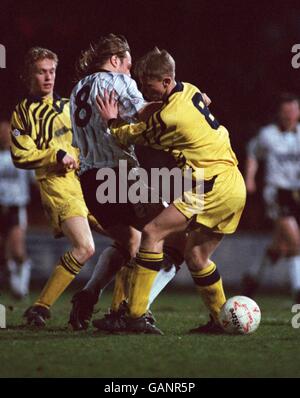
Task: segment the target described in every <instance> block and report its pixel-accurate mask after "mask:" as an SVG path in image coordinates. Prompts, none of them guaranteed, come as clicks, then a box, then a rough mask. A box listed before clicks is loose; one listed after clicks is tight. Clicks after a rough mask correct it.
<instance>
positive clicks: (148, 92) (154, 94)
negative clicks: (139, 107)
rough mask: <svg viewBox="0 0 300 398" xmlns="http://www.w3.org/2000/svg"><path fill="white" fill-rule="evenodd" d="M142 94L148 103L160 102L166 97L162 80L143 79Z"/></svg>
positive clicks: (166, 90) (166, 91) (165, 89)
mask: <svg viewBox="0 0 300 398" xmlns="http://www.w3.org/2000/svg"><path fill="white" fill-rule="evenodd" d="M141 90H142V93H143V95H144V97H145V99H147V100H148V101H161V100H164V99H165V97H166V96H167V95H168V89H167V87H166V86H165V85H164V80H159V79H150V78H144V79H142V81H141Z"/></svg>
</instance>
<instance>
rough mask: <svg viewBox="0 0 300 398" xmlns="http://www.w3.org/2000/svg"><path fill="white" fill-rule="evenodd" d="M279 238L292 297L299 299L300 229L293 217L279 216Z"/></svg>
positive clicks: (295, 299) (296, 300)
mask: <svg viewBox="0 0 300 398" xmlns="http://www.w3.org/2000/svg"><path fill="white" fill-rule="evenodd" d="M277 228H278V229H279V230H280V237H281V239H280V240H279V241H278V247H279V248H281V249H282V255H283V256H284V259H283V263H284V264H285V265H286V267H288V272H289V275H290V284H291V290H292V295H293V299H294V301H295V302H297V303H298V302H299V301H300V229H299V225H298V223H297V221H296V219H295V217H292V216H289V217H280V218H279V219H278V221H277Z"/></svg>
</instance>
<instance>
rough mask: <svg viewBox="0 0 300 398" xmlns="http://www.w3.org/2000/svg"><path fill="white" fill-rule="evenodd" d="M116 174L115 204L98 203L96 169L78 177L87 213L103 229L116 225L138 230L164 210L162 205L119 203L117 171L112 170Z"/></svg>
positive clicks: (99, 182) (98, 183)
mask: <svg viewBox="0 0 300 398" xmlns="http://www.w3.org/2000/svg"><path fill="white" fill-rule="evenodd" d="M113 170H114V171H115V173H116V182H117V184H116V188H117V192H116V203H108V202H106V203H99V202H98V201H97V197H96V191H97V189H98V187H99V185H100V184H101V181H97V180H96V174H97V172H98V169H91V170H88V171H86V172H85V173H83V174H82V175H81V176H80V183H81V187H82V191H83V196H84V200H85V202H86V205H87V207H88V209H89V211H90V212H91V213H92V214H93V216H94V217H95V218H96V219H97V221H98V222H99V223H100V224H101V226H102V227H103V228H109V227H112V226H117V225H131V226H133V227H134V228H136V229H138V230H142V229H143V227H144V226H145V225H146V224H148V223H149V222H150V221H151V220H153V219H154V218H155V217H156V216H157V215H158V214H159V213H161V211H162V210H163V209H164V208H165V207H164V206H163V204H162V203H137V204H133V203H130V202H127V203H120V202H119V191H118V188H119V184H118V178H119V170H118V168H115V169H113Z"/></svg>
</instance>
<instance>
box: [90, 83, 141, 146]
mask: <svg viewBox="0 0 300 398" xmlns="http://www.w3.org/2000/svg"><path fill="white" fill-rule="evenodd" d="M96 107H97V109H98V112H99V114H100V116H101V118H102V120H103V121H105V122H106V123H107V125H108V127H109V129H110V132H111V134H112V135H114V136H115V137H116V139H117V140H118V141H119V143H120V144H122V145H125V146H128V145H130V144H135V143H140V141H143V138H142V133H143V132H144V131H145V129H146V124H145V123H144V122H139V123H124V124H122V125H120V124H119V109H118V101H117V100H116V99H115V95H114V92H113V91H111V92H110V93H108V91H107V90H104V94H103V97H102V98H101V97H100V96H99V95H97V96H96Z"/></svg>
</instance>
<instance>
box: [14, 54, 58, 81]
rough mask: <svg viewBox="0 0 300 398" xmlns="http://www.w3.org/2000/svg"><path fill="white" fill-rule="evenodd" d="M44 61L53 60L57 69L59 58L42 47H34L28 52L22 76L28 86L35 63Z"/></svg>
mask: <svg viewBox="0 0 300 398" xmlns="http://www.w3.org/2000/svg"><path fill="white" fill-rule="evenodd" d="M44 59H51V60H52V61H54V63H55V67H57V64H58V56H57V55H56V54H55V53H54V52H53V51H51V50H48V49H47V48H42V47H32V48H30V50H28V52H27V54H26V55H25V61H24V69H23V73H22V75H21V79H22V80H23V81H24V82H25V84H26V85H27V86H28V85H29V82H30V77H31V74H32V70H33V67H34V65H35V63H36V62H37V61H41V60H44Z"/></svg>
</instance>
